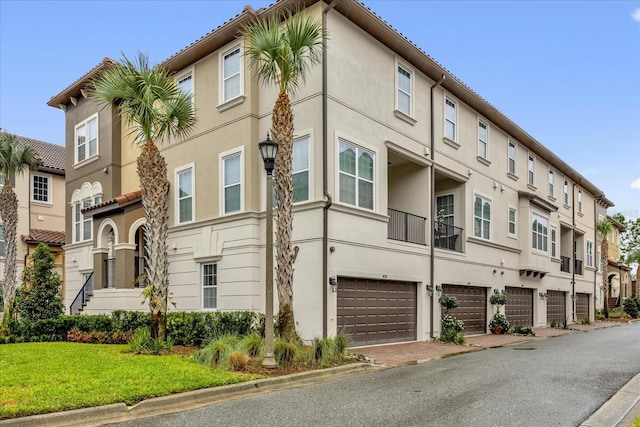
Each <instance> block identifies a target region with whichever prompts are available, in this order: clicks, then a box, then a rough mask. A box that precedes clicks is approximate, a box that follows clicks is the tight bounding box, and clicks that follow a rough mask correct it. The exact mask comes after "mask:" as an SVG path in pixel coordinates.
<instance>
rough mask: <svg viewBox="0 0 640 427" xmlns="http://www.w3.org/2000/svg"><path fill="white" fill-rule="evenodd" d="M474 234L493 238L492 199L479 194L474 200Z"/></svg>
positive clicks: (484, 237) (487, 238)
mask: <svg viewBox="0 0 640 427" xmlns="http://www.w3.org/2000/svg"><path fill="white" fill-rule="evenodd" d="M473 235H474V236H475V237H478V238H480V239H485V240H490V239H491V200H489V199H485V198H484V197H481V196H477V195H476V196H475V197H474V202H473Z"/></svg>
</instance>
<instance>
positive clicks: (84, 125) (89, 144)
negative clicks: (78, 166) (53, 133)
mask: <svg viewBox="0 0 640 427" xmlns="http://www.w3.org/2000/svg"><path fill="white" fill-rule="evenodd" d="M97 155H98V115H97V114H96V115H94V116H92V117H90V118H88V119H86V120H85V121H83V122H81V123H79V124H77V125H76V127H75V163H80V162H82V161H84V160H87V159H90V158H91V157H94V156H97Z"/></svg>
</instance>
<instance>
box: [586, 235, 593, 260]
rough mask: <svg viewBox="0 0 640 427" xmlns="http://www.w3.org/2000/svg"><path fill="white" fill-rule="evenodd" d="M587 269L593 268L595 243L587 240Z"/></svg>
mask: <svg viewBox="0 0 640 427" xmlns="http://www.w3.org/2000/svg"><path fill="white" fill-rule="evenodd" d="M587 267H593V242H592V241H591V240H587Z"/></svg>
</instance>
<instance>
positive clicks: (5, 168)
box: [0, 132, 42, 182]
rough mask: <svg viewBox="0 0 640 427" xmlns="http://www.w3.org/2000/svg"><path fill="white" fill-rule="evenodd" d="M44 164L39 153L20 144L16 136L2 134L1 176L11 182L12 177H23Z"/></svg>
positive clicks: (29, 146) (0, 142) (0, 153)
mask: <svg viewBox="0 0 640 427" xmlns="http://www.w3.org/2000/svg"><path fill="white" fill-rule="evenodd" d="M41 164H42V162H41V160H40V157H39V156H38V153H36V151H35V149H34V148H33V147H32V146H31V145H28V144H22V143H20V140H19V139H18V137H17V136H16V135H13V134H10V133H7V132H2V133H0V175H2V177H3V178H4V181H5V182H9V177H10V176H11V175H14V174H15V175H22V174H24V173H25V172H26V171H28V170H36V169H38V166H40V165H41Z"/></svg>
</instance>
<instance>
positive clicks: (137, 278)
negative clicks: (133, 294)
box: [134, 256, 147, 288]
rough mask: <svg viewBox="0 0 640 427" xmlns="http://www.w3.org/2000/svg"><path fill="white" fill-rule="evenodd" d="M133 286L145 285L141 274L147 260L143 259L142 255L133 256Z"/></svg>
mask: <svg viewBox="0 0 640 427" xmlns="http://www.w3.org/2000/svg"><path fill="white" fill-rule="evenodd" d="M135 263H136V266H135V276H134V278H135V287H136V288H144V286H145V280H144V278H143V277H141V275H143V274H145V270H144V268H145V267H146V265H147V261H146V260H145V259H144V257H142V256H137V257H136V258H135Z"/></svg>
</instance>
